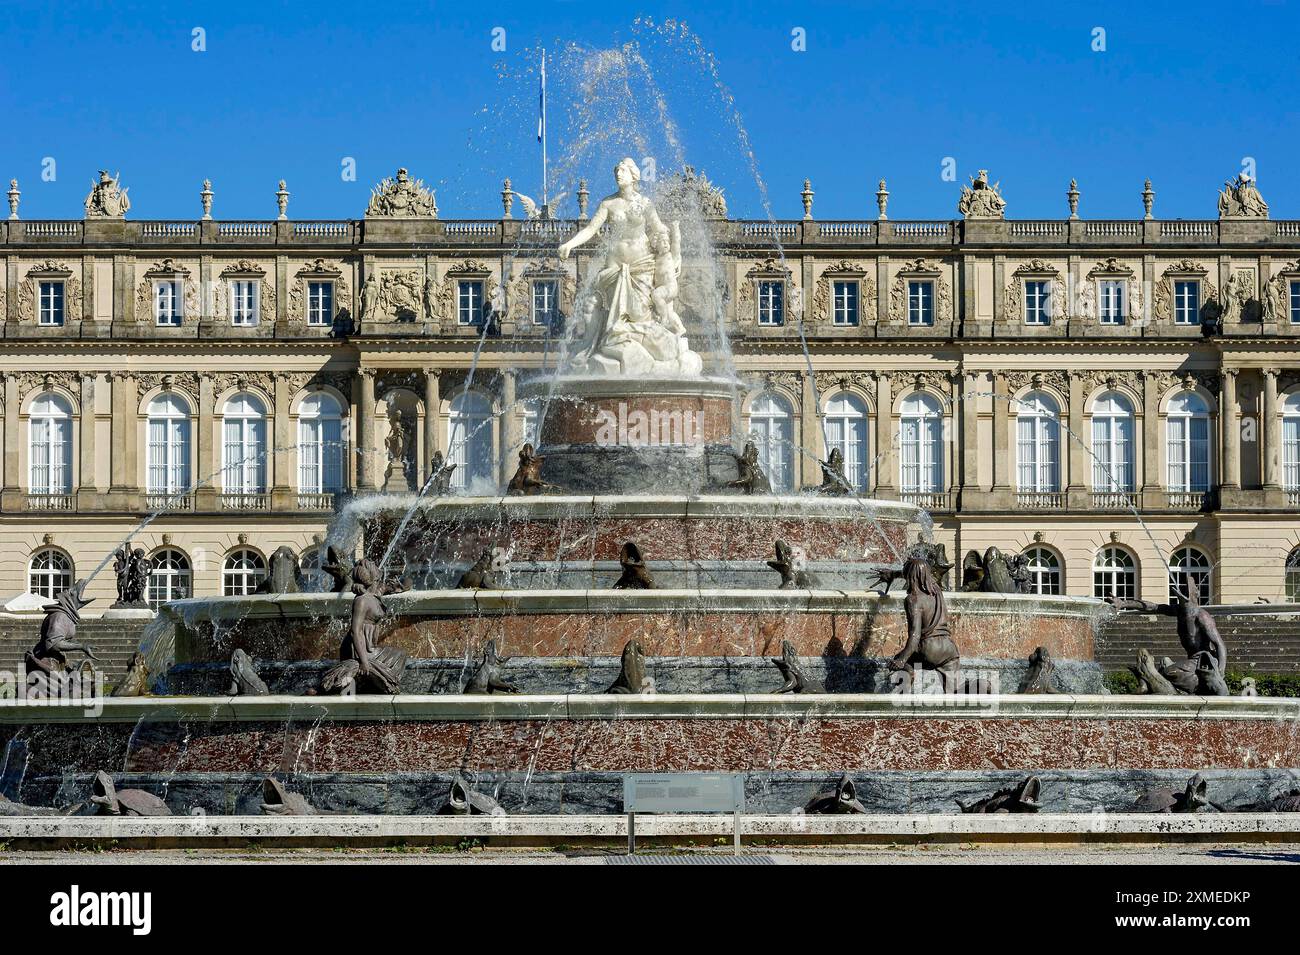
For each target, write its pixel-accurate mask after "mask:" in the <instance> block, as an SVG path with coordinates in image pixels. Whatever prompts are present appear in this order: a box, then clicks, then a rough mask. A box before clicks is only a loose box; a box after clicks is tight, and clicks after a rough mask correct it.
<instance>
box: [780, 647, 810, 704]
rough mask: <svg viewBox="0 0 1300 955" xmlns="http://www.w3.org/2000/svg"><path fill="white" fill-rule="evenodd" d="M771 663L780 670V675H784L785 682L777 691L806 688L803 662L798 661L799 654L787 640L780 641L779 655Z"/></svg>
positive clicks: (798, 690) (798, 691)
mask: <svg viewBox="0 0 1300 955" xmlns="http://www.w3.org/2000/svg"><path fill="white" fill-rule="evenodd" d="M772 663H773V664H774V665H775V666H776V668H777V669H778V670H780V671H781V676H783V677H785V682H784V683H783V684H781V688H780V689H779V690H777V691H776V692H777V693H802V692H804V690H805V689H807V686H808V679H807V677H806V676H805V675H804V672H803V664H801V663H800V662H799V655H798V654H797V653H795V650H794V644H793V643H791V642H790V641H789V640H782V641H781V656H780V657H779V658H778V659H775V660H773V661H772Z"/></svg>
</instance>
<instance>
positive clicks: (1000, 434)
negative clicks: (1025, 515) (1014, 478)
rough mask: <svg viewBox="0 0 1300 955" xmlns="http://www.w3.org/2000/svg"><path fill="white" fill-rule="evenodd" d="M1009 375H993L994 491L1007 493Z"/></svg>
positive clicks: (1008, 486) (1009, 484) (1009, 462)
mask: <svg viewBox="0 0 1300 955" xmlns="http://www.w3.org/2000/svg"><path fill="white" fill-rule="evenodd" d="M1007 395H1008V393H1007V376H1006V375H1004V374H1002V373H1001V372H998V373H997V374H995V375H994V376H993V493H994V494H995V495H998V494H1001V495H1006V494H1008V493H1009V492H1010V490H1011V482H1010V478H1009V473H1010V470H1011V448H1010V422H1011V418H1010V414H1009V410H1010V409H1009V405H1010V402H1009V401H1008V398H1007Z"/></svg>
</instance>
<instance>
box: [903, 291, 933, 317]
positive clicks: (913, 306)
mask: <svg viewBox="0 0 1300 955" xmlns="http://www.w3.org/2000/svg"><path fill="white" fill-rule="evenodd" d="M907 324H909V325H933V324H934V283H933V282H918V281H912V282H908V283H907Z"/></svg>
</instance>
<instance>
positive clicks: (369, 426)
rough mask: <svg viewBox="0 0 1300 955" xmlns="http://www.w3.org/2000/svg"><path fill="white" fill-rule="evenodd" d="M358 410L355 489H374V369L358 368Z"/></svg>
mask: <svg viewBox="0 0 1300 955" xmlns="http://www.w3.org/2000/svg"><path fill="white" fill-rule="evenodd" d="M357 374H358V375H359V376H360V390H361V396H360V401H359V403H360V405H361V407H360V410H359V412H358V414H357V490H359V491H373V490H374V489H375V479H374V473H375V467H374V458H375V370H374V369H373V368H360V369H358V370H357Z"/></svg>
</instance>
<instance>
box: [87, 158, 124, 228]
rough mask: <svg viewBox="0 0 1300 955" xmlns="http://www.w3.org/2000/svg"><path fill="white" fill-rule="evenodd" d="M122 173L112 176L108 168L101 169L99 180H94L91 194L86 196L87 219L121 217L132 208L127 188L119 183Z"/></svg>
mask: <svg viewBox="0 0 1300 955" xmlns="http://www.w3.org/2000/svg"><path fill="white" fill-rule="evenodd" d="M121 175H122V174H121V173H118V174H117V175H116V176H110V175H109V174H108V170H107V169H101V170H100V171H99V181H98V182H95V181H93V180H92V182H91V184H90V195H88V196H86V218H87V219H121V218H123V217H124V216H125V215H126V213H127V210H129V209H130V208H131V200H130V199H128V198H127V196H126V190H125V189H122V188H121V187H120V186H119V185H118V180H119V179H120V178H121Z"/></svg>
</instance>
